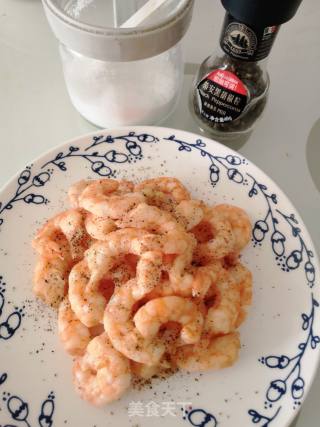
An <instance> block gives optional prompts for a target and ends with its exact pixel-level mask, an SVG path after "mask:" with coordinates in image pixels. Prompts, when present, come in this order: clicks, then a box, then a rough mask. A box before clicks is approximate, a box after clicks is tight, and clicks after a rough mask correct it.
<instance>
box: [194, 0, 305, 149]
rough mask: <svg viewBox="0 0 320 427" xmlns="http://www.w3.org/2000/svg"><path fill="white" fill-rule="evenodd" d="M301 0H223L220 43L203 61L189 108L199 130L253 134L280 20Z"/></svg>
mask: <svg viewBox="0 0 320 427" xmlns="http://www.w3.org/2000/svg"><path fill="white" fill-rule="evenodd" d="M301 1H302V0H281V1H279V0H221V3H222V5H223V6H224V8H225V9H226V15H225V19H224V23H223V27H222V31H221V37H220V46H219V47H218V49H217V50H216V51H215V53H214V54H213V55H212V56H210V57H208V58H207V59H206V60H205V61H204V62H203V63H202V65H201V66H200V68H199V71H198V73H197V75H196V77H195V80H194V84H193V87H192V90H191V94H190V110H191V113H192V114H193V116H194V117H195V119H196V121H197V123H198V125H199V127H200V130H201V131H203V132H205V133H207V134H209V135H212V136H213V137H215V138H216V139H218V140H221V141H222V142H228V141H233V140H235V139H238V138H239V137H240V136H245V135H246V134H249V133H250V132H251V131H252V129H253V126H254V124H255V122H256V120H257V119H258V118H259V117H260V116H261V114H262V112H263V110H264V108H265V106H266V102H267V96H268V91H269V84H270V79H269V75H268V72H267V68H266V67H267V58H268V55H269V53H270V51H271V48H272V45H273V43H274V40H275V38H276V36H277V34H278V32H279V28H280V25H281V24H283V23H285V22H287V21H289V20H290V19H291V18H292V17H293V16H294V15H295V13H296V11H297V9H298V7H299V5H300V3H301Z"/></svg>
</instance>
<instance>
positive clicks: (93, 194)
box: [79, 179, 145, 219]
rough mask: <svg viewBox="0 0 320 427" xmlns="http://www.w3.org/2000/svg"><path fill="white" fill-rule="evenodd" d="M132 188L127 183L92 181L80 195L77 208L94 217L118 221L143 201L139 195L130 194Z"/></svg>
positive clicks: (110, 180)
mask: <svg viewBox="0 0 320 427" xmlns="http://www.w3.org/2000/svg"><path fill="white" fill-rule="evenodd" d="M132 186H133V185H132V183H130V182H129V181H115V180H112V179H103V180H97V181H93V182H92V183H91V184H89V185H88V186H87V187H86V188H85V189H84V190H83V192H82V193H81V194H80V196H79V206H80V207H82V208H83V209H85V210H87V211H89V212H91V213H93V214H94V215H96V216H99V217H108V218H111V219H118V218H120V217H121V216H122V215H124V214H126V213H127V212H128V211H129V210H130V209H132V208H134V207H135V206H137V205H138V204H139V203H142V202H144V201H145V197H144V196H143V195H142V194H141V193H132Z"/></svg>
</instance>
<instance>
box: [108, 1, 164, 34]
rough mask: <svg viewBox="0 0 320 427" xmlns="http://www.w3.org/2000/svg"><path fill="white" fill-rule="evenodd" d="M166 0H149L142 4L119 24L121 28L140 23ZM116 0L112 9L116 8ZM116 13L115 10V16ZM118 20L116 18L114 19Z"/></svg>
mask: <svg viewBox="0 0 320 427" xmlns="http://www.w3.org/2000/svg"><path fill="white" fill-rule="evenodd" d="M166 1H168V0H149V1H148V2H147V3H146V4H145V5H144V6H142V7H141V8H140V9H139V10H137V11H136V13H134V14H133V15H132V16H131V17H130V18H129V19H128V20H127V21H125V22H124V23H123V24H121V26H120V27H121V28H133V27H137V26H138V25H140V24H141V23H142V22H143V21H144V20H145V19H147V18H148V17H149V16H150V15H151V14H152V13H153V12H155V11H156V10H157V9H158V8H159V7H160V6H162V5H163V4H164V3H165V2H166ZM116 3H117V0H114V10H116V8H117V5H116ZM116 15H117V13H116V12H115V16H116ZM116 21H118V19H117V20H116Z"/></svg>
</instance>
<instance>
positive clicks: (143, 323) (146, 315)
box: [134, 296, 203, 344]
mask: <svg viewBox="0 0 320 427" xmlns="http://www.w3.org/2000/svg"><path fill="white" fill-rule="evenodd" d="M167 322H178V323H180V324H181V326H182V329H181V332H180V336H181V340H182V341H183V342H184V343H185V344H194V343H196V342H198V341H199V339H200V335H201V332H202V325H203V316H202V314H201V313H200V311H199V310H198V307H197V305H196V304H195V303H193V302H192V301H191V300H188V299H186V298H182V297H177V296H167V297H162V298H155V299H153V300H151V301H149V302H147V303H146V304H145V305H144V306H142V307H141V308H140V309H139V310H138V311H137V312H136V314H135V316H134V323H135V326H136V328H137V329H138V331H139V332H140V334H141V335H142V336H143V337H144V338H149V339H150V338H154V337H155V336H156V335H157V334H158V332H159V329H160V327H161V326H162V325H163V324H165V323H167Z"/></svg>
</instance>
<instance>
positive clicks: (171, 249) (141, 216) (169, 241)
mask: <svg viewBox="0 0 320 427" xmlns="http://www.w3.org/2000/svg"><path fill="white" fill-rule="evenodd" d="M116 224H117V226H118V227H120V228H124V227H136V228H138V229H143V230H147V231H149V232H150V233H157V234H159V235H160V237H159V239H160V240H161V243H162V251H163V252H164V253H166V254H168V253H171V254H181V253H184V252H185V251H186V250H188V248H189V247H190V245H192V244H195V240H194V239H193V237H192V236H191V235H189V234H188V233H186V232H185V230H184V229H183V227H182V226H181V225H179V224H178V223H177V221H176V220H175V218H174V217H173V216H172V215H171V214H170V213H169V212H165V211H163V210H161V209H159V208H157V207H156V206H149V205H147V204H146V203H141V204H139V205H138V206H137V207H136V208H134V209H132V210H131V211H130V212H129V213H128V214H127V215H126V216H125V217H124V218H122V219H121V220H119V221H116Z"/></svg>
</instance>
